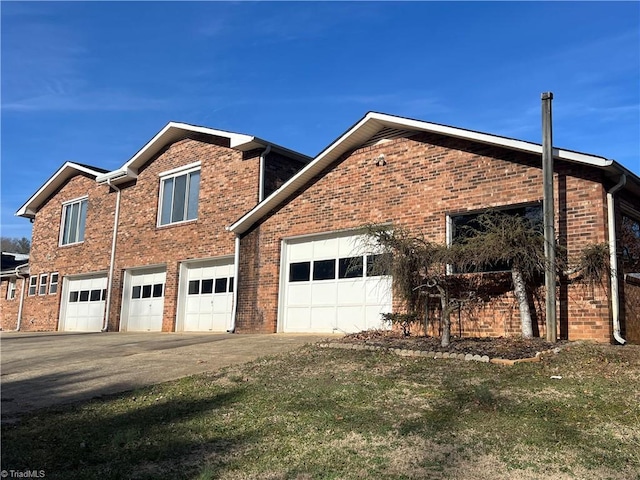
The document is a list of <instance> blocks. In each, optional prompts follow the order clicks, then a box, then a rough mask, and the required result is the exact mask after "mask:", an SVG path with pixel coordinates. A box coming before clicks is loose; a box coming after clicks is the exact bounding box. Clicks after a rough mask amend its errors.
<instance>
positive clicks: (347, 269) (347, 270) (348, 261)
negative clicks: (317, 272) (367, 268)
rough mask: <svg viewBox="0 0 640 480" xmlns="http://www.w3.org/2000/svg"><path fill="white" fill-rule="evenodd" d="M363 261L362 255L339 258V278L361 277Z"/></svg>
mask: <svg viewBox="0 0 640 480" xmlns="http://www.w3.org/2000/svg"><path fill="white" fill-rule="evenodd" d="M362 263H363V262H362V257H349V258H341V259H340V260H338V278H357V277H361V276H362Z"/></svg>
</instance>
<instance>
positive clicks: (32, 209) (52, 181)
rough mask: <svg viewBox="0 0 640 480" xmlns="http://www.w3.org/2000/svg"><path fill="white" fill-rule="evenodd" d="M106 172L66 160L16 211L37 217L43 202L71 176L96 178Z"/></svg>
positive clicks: (23, 215) (21, 214)
mask: <svg viewBox="0 0 640 480" xmlns="http://www.w3.org/2000/svg"><path fill="white" fill-rule="evenodd" d="M106 172H107V170H104V169H102V168H97V167H92V166H90V165H85V164H82V163H75V162H65V163H64V164H63V165H62V166H61V167H60V168H59V169H58V171H57V172H56V173H54V174H53V175H52V176H51V177H50V178H49V180H47V181H46V182H45V184H44V185H42V186H41V187H40V189H39V190H38V191H37V192H36V193H34V194H33V195H32V196H31V198H29V200H27V201H26V203H25V204H24V205H22V207H20V209H19V210H18V211H17V212H16V215H17V216H19V217H25V218H35V216H36V212H37V211H38V209H39V208H40V207H41V206H42V204H43V203H44V202H45V201H46V200H47V199H48V198H49V197H50V196H51V195H53V194H54V193H55V192H56V190H58V188H60V187H61V186H62V185H64V183H65V182H66V181H67V180H69V179H70V178H72V177H75V176H76V175H78V174H84V175H89V176H90V177H93V178H96V177H97V176H98V175H102V174H104V173H106Z"/></svg>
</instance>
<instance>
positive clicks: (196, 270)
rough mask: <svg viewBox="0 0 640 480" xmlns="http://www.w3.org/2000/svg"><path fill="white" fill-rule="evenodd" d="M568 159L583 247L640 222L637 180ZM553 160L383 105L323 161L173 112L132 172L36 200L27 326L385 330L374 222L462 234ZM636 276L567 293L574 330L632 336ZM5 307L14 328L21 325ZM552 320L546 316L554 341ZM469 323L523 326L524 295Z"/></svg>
mask: <svg viewBox="0 0 640 480" xmlns="http://www.w3.org/2000/svg"><path fill="white" fill-rule="evenodd" d="M554 156H555V187H556V189H555V198H556V232H557V234H558V237H559V238H560V241H561V243H562V245H563V246H564V247H565V248H566V249H567V252H568V255H569V256H570V257H571V256H575V255H577V254H578V253H579V252H580V250H581V249H582V248H583V247H584V246H586V245H588V244H590V243H601V242H606V241H608V240H609V229H610V228H614V229H616V230H618V229H619V224H620V219H621V218H622V216H623V215H624V216H627V217H629V218H633V219H635V220H636V221H638V220H640V178H638V176H637V175H635V174H633V173H632V172H630V171H628V170H626V169H625V168H624V167H622V166H621V165H619V164H618V163H616V162H614V161H612V160H608V159H605V158H602V157H598V156H594V155H589V154H583V153H578V152H572V151H567V150H559V149H555V150H554ZM540 164H541V146H540V145H538V144H534V143H529V142H523V141H519V140H514V139H509V138H504V137H499V136H495V135H489V134H484V133H479V132H473V131H469V130H464V129H459V128H454V127H447V126H443V125H437V124H432V123H427V122H422V121H417V120H411V119H406V118H401V117H395V116H391V115H385V114H380V113H369V114H367V115H366V116H365V117H364V118H362V119H361V120H360V121H359V122H358V123H356V124H355V125H354V126H353V127H351V128H350V129H349V130H348V131H347V132H345V133H344V134H343V135H342V136H341V137H339V138H338V139H337V140H336V141H334V142H333V143H332V144H331V145H329V146H328V147H327V148H326V149H325V150H324V151H322V152H321V153H320V154H319V155H318V156H317V157H316V158H315V159H313V160H312V159H310V158H309V157H306V156H304V155H301V154H299V153H296V152H292V151H290V150H287V149H285V148H283V147H279V146H277V145H274V144H271V143H269V142H266V141H264V140H261V139H258V138H256V137H251V136H247V135H242V134H236V133H230V132H223V131H219V130H213V129H209V128H203V127H194V126H191V125H185V124H178V123H170V124H168V125H167V126H166V127H165V128H164V129H163V130H162V131H161V132H160V133H158V134H157V135H156V136H155V137H154V138H153V139H152V140H151V141H149V142H148V143H147V144H146V145H145V146H144V147H143V148H142V149H141V150H140V151H139V152H138V153H136V154H135V155H134V156H133V157H132V158H131V159H130V160H129V161H128V162H126V163H125V164H124V165H123V166H122V168H120V169H118V170H116V171H113V172H106V171H103V170H99V169H95V168H93V167H88V166H85V165H80V164H73V163H67V164H65V165H64V166H63V167H62V168H61V169H60V170H59V171H58V172H57V173H56V174H55V175H54V176H53V177H52V178H51V179H50V180H49V181H48V182H47V184H45V185H44V186H43V187H42V188H41V189H40V190H39V191H38V192H36V194H35V195H34V196H33V197H31V198H30V199H29V201H27V203H26V204H25V205H24V206H23V207H22V208H21V209H20V210H19V211H18V215H21V216H25V217H27V218H31V219H35V224H34V231H33V242H32V256H31V259H30V270H31V277H30V279H29V281H28V285H27V288H28V289H29V291H28V292H27V295H25V299H24V306H23V312H22V313H23V314H22V323H21V328H22V329H23V330H84V331H100V330H102V329H104V328H105V327H106V328H108V329H109V330H121V331H133V330H136V331H229V330H230V331H236V332H239V333H243V332H262V333H273V332H339V331H354V330H360V329H366V328H374V327H379V326H381V320H380V313H381V312H386V311H390V310H391V309H393V308H394V306H395V307H399V303H398V301H397V299H394V297H393V292H392V289H391V279H390V278H389V277H387V276H380V275H377V274H376V273H377V272H376V270H375V269H371V268H370V267H371V264H372V262H374V261H375V258H376V257H375V254H376V253H378V252H375V251H374V252H372V251H367V250H365V249H364V248H363V246H362V227H363V225H365V224H400V225H402V226H404V227H406V228H408V229H410V230H412V231H415V232H421V233H423V234H424V235H425V236H426V237H427V238H429V239H430V240H433V241H435V242H450V241H452V240H453V239H454V237H455V235H456V225H458V224H459V223H460V222H462V221H464V219H466V218H468V217H469V215H473V214H475V213H478V212H481V211H483V210H485V209H487V208H493V209H513V208H516V209H520V210H523V211H524V210H527V211H535V210H536V209H539V208H540V205H541V201H542V172H541V167H540ZM609 209H610V211H611V212H614V215H613V216H612V217H610V216H609ZM614 218H615V221H614ZM618 273H619V275H618V277H620V278H618V277H614V278H612V279H611V282H612V283H611V284H609V285H603V286H602V287H584V286H578V285H573V284H562V285H560V286H559V289H558V299H559V308H558V315H559V325H560V327H559V328H560V334H561V336H562V337H565V338H570V339H572V340H573V339H579V338H584V339H595V340H598V341H610V340H612V338H613V335H614V330H615V329H616V328H617V326H618V325H620V327H621V333H622V334H623V335H624V333H625V329H626V328H627V325H628V324H630V322H633V321H638V320H637V319H633V318H631V317H630V315H628V313H629V312H632V311H635V310H633V309H632V308H630V307H629V306H628V305H627V304H628V302H626V301H625V300H623V302H622V303H623V306H622V307H620V302H615V301H613V302H612V298H611V297H612V296H611V291H612V286H613V287H614V289H615V288H618V290H619V292H620V298H621V299H624V298H625V297H624V295H625V285H627V283H626V282H625V281H624V279H623V277H622V272H618ZM54 279H55V282H54ZM52 285H54V287H52ZM629 298H630V297H629ZM626 300H628V298H627V299H626ZM2 302H3V303H2V305H3V318H2V326H3V328H4V329H15V321H14V322H13V324H12V323H11V322H12V321H13V320H12V318H14V317H8V316H6V318H5V314H4V311H5V310H4V305H5V302H7V300H2ZM542 310H544V309H542ZM543 315H544V311H540V309H539V308H538V309H536V315H535V318H536V320H537V325H538V329H539V331H540V333H542V334H543V333H544V323H545V322H544V318H543ZM105 319H106V320H105ZM453 330H454V331H453V333H454V334H462V335H509V334H515V333H517V332H518V331H519V317H518V311H517V306H516V304H515V302H514V301H513V299H512V298H511V296H510V294H509V293H507V294H505V295H503V296H502V297H501V298H499V299H497V300H495V301H493V302H491V303H490V304H487V305H485V307H484V308H480V309H476V310H475V311H472V312H466V311H461V312H460V316H459V317H458V318H457V319H456V322H454V328H453ZM630 330H633V329H630Z"/></svg>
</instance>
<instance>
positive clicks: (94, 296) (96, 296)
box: [89, 290, 102, 302]
mask: <svg viewBox="0 0 640 480" xmlns="http://www.w3.org/2000/svg"><path fill="white" fill-rule="evenodd" d="M101 293H102V290H91V293H90V296H89V300H90V301H92V302H99V301H100V294H101Z"/></svg>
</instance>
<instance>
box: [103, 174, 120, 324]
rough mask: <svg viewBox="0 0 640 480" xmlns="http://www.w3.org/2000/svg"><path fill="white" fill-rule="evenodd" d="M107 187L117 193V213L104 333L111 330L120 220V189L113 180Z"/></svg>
mask: <svg viewBox="0 0 640 480" xmlns="http://www.w3.org/2000/svg"><path fill="white" fill-rule="evenodd" d="M107 185H109V187H111V188H113V189H114V190H115V191H116V192H117V196H116V211H115V214H114V218H113V239H112V240H111V259H110V260H109V283H108V284H107V309H106V312H105V314H104V322H103V325H102V330H101V331H102V332H106V331H107V330H108V329H109V317H110V316H111V291H112V289H113V270H114V269H115V264H116V240H117V238H118V219H119V218H120V193H121V192H120V189H119V188H118V187H116V186H115V185H113V184H112V183H111V179H108V180H107Z"/></svg>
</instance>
